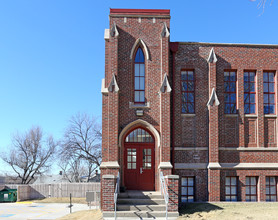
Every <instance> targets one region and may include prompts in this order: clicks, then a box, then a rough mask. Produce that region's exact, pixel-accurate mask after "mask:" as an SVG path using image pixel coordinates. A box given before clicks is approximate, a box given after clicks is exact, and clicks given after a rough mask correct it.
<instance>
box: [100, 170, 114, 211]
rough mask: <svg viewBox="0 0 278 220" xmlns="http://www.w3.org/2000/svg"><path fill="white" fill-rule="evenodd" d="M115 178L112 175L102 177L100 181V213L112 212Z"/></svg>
mask: <svg viewBox="0 0 278 220" xmlns="http://www.w3.org/2000/svg"><path fill="white" fill-rule="evenodd" d="M115 186H116V177H115V176H114V175H102V179H101V209H102V211H104V212H105V211H108V212H109V211H110V212H111V211H114V209H115V205H114V192H115Z"/></svg>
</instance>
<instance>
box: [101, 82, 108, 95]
mask: <svg viewBox="0 0 278 220" xmlns="http://www.w3.org/2000/svg"><path fill="white" fill-rule="evenodd" d="M101 93H102V94H103V95H105V94H108V88H105V79H102V81H101Z"/></svg>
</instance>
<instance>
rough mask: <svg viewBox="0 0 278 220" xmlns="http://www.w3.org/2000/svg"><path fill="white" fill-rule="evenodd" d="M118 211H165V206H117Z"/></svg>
mask: <svg viewBox="0 0 278 220" xmlns="http://www.w3.org/2000/svg"><path fill="white" fill-rule="evenodd" d="M117 210H118V211H165V210H166V206H165V205H129V204H117Z"/></svg>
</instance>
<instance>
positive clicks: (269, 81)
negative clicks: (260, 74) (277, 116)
mask: <svg viewBox="0 0 278 220" xmlns="http://www.w3.org/2000/svg"><path fill="white" fill-rule="evenodd" d="M274 84H275V80H274V72H264V113H265V114H274V113H275V90H274V88H275V85H274Z"/></svg>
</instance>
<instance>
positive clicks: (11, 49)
mask: <svg viewBox="0 0 278 220" xmlns="http://www.w3.org/2000/svg"><path fill="white" fill-rule="evenodd" d="M277 1H278V0H274V1H273V4H272V5H271V6H270V3H271V0H268V2H267V3H266V8H265V11H264V13H263V14H261V13H262V9H258V8H257V5H258V0H257V1H256V2H252V1H249V0H230V1H228V0H224V1H223V0H218V1H217V0H210V1H205V0H180V1H175V0H172V1H169V0H168V1H166V0H160V1H152V0H148V1H144V0H141V1H131V0H118V1H115V0H103V1H94V0H78V1H77V0H25V1H22V0H9V1H7V0H0V152H5V151H6V150H7V149H8V148H9V146H10V145H11V136H12V134H14V133H16V132H17V131H18V132H25V131H27V130H28V129H29V128H31V127H32V126H33V125H39V126H41V127H42V128H43V130H44V131H45V133H47V134H52V135H53V136H54V137H55V138H56V139H59V138H61V137H62V135H63V132H64V129H65V127H66V126H67V123H68V120H69V119H70V117H71V116H72V115H74V114H76V113H78V112H81V113H83V112H84V113H87V114H89V115H94V116H96V117H99V119H101V99H102V97H101V93H100V88H101V79H102V78H103V77H104V39H103V37H104V29H105V28H108V27H109V26H108V24H109V19H108V15H109V8H144V9H145V8H151V9H170V10H171V41H198V42H222V43H258V44H278V37H277V36H278V23H277V21H278V13H277V11H278V2H277ZM0 167H1V168H0V173H1V172H5V171H9V169H8V167H6V166H5V165H4V164H3V163H2V162H1V161H0Z"/></svg>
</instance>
